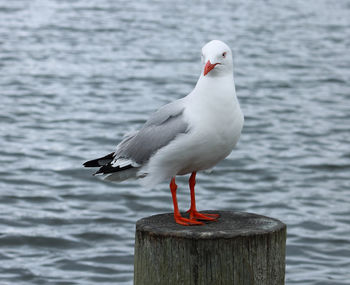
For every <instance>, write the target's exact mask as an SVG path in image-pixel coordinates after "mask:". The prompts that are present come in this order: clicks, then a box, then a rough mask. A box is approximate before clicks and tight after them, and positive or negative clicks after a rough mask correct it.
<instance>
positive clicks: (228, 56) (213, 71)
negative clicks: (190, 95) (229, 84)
mask: <svg viewBox="0 0 350 285" xmlns="http://www.w3.org/2000/svg"><path fill="white" fill-rule="evenodd" d="M202 64H203V71H202V72H203V76H224V75H228V74H232V73H233V60H232V52H231V49H230V48H229V47H228V45H226V44H225V43H224V42H222V41H219V40H213V41H210V42H208V43H207V44H206V45H205V46H204V47H203V48H202Z"/></svg>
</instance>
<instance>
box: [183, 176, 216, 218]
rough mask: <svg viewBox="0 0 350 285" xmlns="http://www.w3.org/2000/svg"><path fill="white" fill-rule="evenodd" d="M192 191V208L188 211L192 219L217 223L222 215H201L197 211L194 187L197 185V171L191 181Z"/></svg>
mask: <svg viewBox="0 0 350 285" xmlns="http://www.w3.org/2000/svg"><path fill="white" fill-rule="evenodd" d="M189 184H190V191H191V207H190V209H189V210H188V211H187V213H190V219H194V218H196V219H199V220H207V221H216V219H217V218H219V216H220V215H218V214H208V213H203V214H201V213H199V212H198V211H197V209H196V198H195V194H194V186H195V185H196V171H194V172H192V174H191V177H190V180H189Z"/></svg>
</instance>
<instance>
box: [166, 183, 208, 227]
mask: <svg viewBox="0 0 350 285" xmlns="http://www.w3.org/2000/svg"><path fill="white" fill-rule="evenodd" d="M176 189H177V185H176V183H175V177H173V178H172V179H171V181H170V190H171V196H172V197H173V203H174V218H175V222H176V223H178V224H180V225H183V226H192V225H203V223H202V222H199V221H197V220H195V219H193V218H190V219H186V218H184V217H182V216H181V214H180V211H179V207H178V205H177V198H176Z"/></svg>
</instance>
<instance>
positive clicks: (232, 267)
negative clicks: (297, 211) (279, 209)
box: [134, 211, 286, 285]
mask: <svg viewBox="0 0 350 285" xmlns="http://www.w3.org/2000/svg"><path fill="white" fill-rule="evenodd" d="M204 212H207V213H211V212H215V211H204ZM215 213H219V214H220V218H219V220H218V221H217V222H208V223H207V224H206V225H204V226H180V225H177V224H176V223H175V222H174V218H173V214H161V215H155V216H151V217H147V218H144V219H141V220H139V221H138V222H137V223H136V238H135V264H134V265H135V267H134V285H172V284H176V285H281V284H284V274H285V249H286V225H285V224H283V223H282V222H280V221H279V220H276V219H272V218H268V217H265V216H260V215H255V214H250V213H242V212H231V211H221V212H220V211H217V212H215Z"/></svg>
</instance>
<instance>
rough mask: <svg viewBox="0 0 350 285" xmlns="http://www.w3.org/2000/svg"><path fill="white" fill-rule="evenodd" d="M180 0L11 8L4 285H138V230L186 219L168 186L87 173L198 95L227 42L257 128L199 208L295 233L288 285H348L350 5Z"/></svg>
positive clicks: (5, 16) (6, 39) (6, 50)
mask: <svg viewBox="0 0 350 285" xmlns="http://www.w3.org/2000/svg"><path fill="white" fill-rule="evenodd" d="M172 2H173V1H145V0H140V1H112V0H99V1H97V0H85V1H83V0H76V1H68V0H67V1H61V0H56V1H54V0H43V1H25V0H11V1H0V98H1V100H0V133H1V135H0V146H1V148H0V163H1V169H0V191H1V192H0V193H1V195H0V283H1V284H3V285H5V284H132V278H133V244H134V230H135V222H136V221H137V220H138V219H140V218H142V217H145V216H149V215H153V214H159V213H164V212H171V211H172V202H171V195H170V192H169V189H168V182H164V183H163V184H161V185H158V186H157V187H156V188H155V189H152V190H147V189H144V188H142V187H141V186H139V185H138V183H137V181H130V182H125V183H122V184H113V183H107V182H104V181H101V180H99V179H98V178H96V177H93V176H92V175H91V174H92V170H89V169H83V168H82V163H83V162H84V161H86V160H88V159H92V158H95V157H98V156H101V155H104V154H106V153H109V152H111V151H113V150H114V148H115V146H116V144H117V143H118V142H119V141H120V140H121V139H122V136H123V135H124V134H125V133H126V132H128V131H132V130H134V129H137V128H138V127H140V125H141V124H142V123H143V122H144V121H145V120H146V119H147V118H148V116H149V114H150V113H151V112H153V111H155V110H156V109H157V108H159V107H160V106H161V105H164V104H166V103H168V102H170V101H173V100H175V99H178V98H180V97H183V96H185V95H187V94H188V93H189V92H190V91H191V90H192V88H193V87H194V85H195V83H196V81H197V79H198V77H199V74H200V70H201V63H200V52H201V48H202V46H203V45H204V44H205V43H206V42H207V41H209V40H211V39H220V40H223V41H225V42H226V43H227V44H228V45H229V46H230V47H231V48H232V50H233V53H234V63H235V82H236V88H237V95H238V97H239V100H240V103H241V107H242V109H243V112H244V114H245V119H246V120H245V126H244V130H243V133H242V136H241V140H240V142H239V144H238V146H237V148H236V149H235V150H234V151H233V152H232V154H231V155H230V156H229V158H228V159H226V160H225V161H223V162H221V163H220V164H219V165H218V166H217V167H216V168H215V169H214V171H213V172H212V173H211V174H207V173H202V174H200V175H199V176H198V183H197V204H198V208H199V210H204V209H219V210H237V211H247V212H253V213H258V214H262V215H268V216H271V217H274V218H278V219H280V220H282V221H283V222H285V223H286V224H287V226H288V240H287V267H286V284H312V285H326V284H332V285H336V284H349V280H350V246H349V245H350V242H349V236H350V220H349V216H350V189H349V188H350V182H349V177H350V175H349V171H350V147H349V143H350V121H349V117H350V87H349V82H350V54H349V48H350V16H349V15H350V3H349V1H346V0H339V1H330V0H320V1H317V2H316V1H277V0H271V1H270V0H269V1H253V0H249V1H243V0H240V1H223V2H221V3H220V2H218V1H200V2H199V1H184V0H183V1H176V4H175V3H172ZM187 178H188V177H182V178H179V179H178V182H179V183H178V184H179V191H178V195H179V196H178V198H179V202H180V208H181V209H183V210H187V207H188V205H189V199H190V196H189V190H188V186H187Z"/></svg>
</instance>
